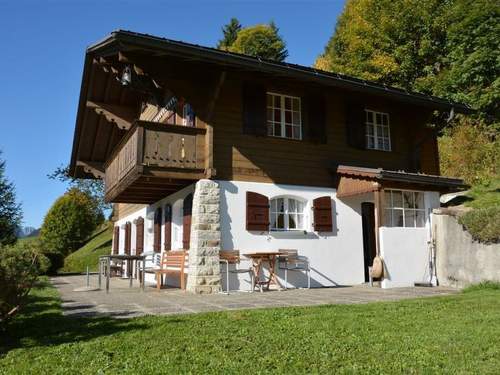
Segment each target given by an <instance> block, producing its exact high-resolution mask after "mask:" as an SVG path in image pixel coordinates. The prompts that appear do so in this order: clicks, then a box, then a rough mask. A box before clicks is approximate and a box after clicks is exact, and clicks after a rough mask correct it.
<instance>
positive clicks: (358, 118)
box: [346, 100, 366, 149]
mask: <svg viewBox="0 0 500 375" xmlns="http://www.w3.org/2000/svg"><path fill="white" fill-rule="evenodd" d="M365 122H366V114H365V109H364V105H363V104H362V103H361V102H359V101H355V100H348V101H347V104H346V134H347V144H348V145H349V146H351V147H354V148H359V149H366V134H365V133H366V126H365Z"/></svg>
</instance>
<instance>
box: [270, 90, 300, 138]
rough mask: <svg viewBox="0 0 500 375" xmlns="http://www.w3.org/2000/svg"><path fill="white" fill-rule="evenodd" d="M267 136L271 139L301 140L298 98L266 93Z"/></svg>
mask: <svg viewBox="0 0 500 375" xmlns="http://www.w3.org/2000/svg"><path fill="white" fill-rule="evenodd" d="M267 134H268V135H270V136H273V137H281V138H290V139H302V120H301V113H300V98H298V97H295V96H288V95H280V94H275V93H271V92H268V93H267Z"/></svg>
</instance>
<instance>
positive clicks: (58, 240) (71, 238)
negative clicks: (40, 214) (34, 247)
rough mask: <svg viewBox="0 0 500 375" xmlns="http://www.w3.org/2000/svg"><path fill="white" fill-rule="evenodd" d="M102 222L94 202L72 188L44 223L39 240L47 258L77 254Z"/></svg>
mask: <svg viewBox="0 0 500 375" xmlns="http://www.w3.org/2000/svg"><path fill="white" fill-rule="evenodd" d="M102 221H103V216H102V214H100V212H99V211H96V209H95V204H94V201H93V200H92V198H91V197H90V196H89V195H88V194H87V193H86V192H83V191H81V190H79V189H77V188H72V189H70V190H69V191H67V192H66V193H65V194H64V195H63V196H61V197H59V198H58V199H57V200H56V201H55V202H54V204H53V205H52V207H51V208H50V209H49V211H48V212H47V215H46V216H45V218H44V220H43V224H42V228H41V230H40V239H41V241H42V245H43V247H44V250H45V251H46V252H47V254H58V255H62V256H65V255H68V254H70V253H71V252H73V251H75V250H77V249H78V248H79V247H80V246H81V245H82V244H83V243H84V241H85V240H86V239H87V238H88V237H89V235H90V234H91V233H92V232H93V231H94V230H95V228H96V227H97V225H99V224H100V223H101V222H102ZM51 260H53V259H51Z"/></svg>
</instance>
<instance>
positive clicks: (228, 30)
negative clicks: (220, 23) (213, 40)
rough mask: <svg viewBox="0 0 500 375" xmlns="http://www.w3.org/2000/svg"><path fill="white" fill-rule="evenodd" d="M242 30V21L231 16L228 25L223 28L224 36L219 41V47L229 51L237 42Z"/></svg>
mask: <svg viewBox="0 0 500 375" xmlns="http://www.w3.org/2000/svg"><path fill="white" fill-rule="evenodd" d="M240 30H241V24H240V21H238V19H237V18H235V17H233V18H231V20H230V21H229V23H228V24H227V25H224V27H223V28H222V34H223V37H222V39H220V40H219V42H218V43H217V48H218V49H222V50H225V51H227V50H228V49H229V47H230V46H232V45H233V43H234V42H235V40H236V38H237V37H238V33H239V32H240Z"/></svg>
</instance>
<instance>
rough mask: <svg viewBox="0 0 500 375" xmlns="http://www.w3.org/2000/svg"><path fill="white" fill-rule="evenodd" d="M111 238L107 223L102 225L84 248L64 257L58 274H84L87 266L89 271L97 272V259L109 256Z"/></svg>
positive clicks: (109, 227) (111, 231)
mask: <svg viewBox="0 0 500 375" xmlns="http://www.w3.org/2000/svg"><path fill="white" fill-rule="evenodd" d="M112 237H113V230H112V227H111V226H110V225H109V224H108V223H105V224H103V225H102V226H101V227H100V228H99V229H98V230H96V231H95V232H94V233H93V234H92V236H91V237H90V239H89V241H88V242H87V243H86V244H85V245H84V246H82V247H81V248H80V249H78V250H77V251H75V252H74V253H71V254H70V255H68V256H67V257H66V259H65V260H64V267H63V268H62V269H61V270H60V272H85V271H86V270H87V265H88V266H89V268H90V270H91V271H97V266H98V261H99V257H100V256H101V255H106V254H109V252H110V250H111V242H112Z"/></svg>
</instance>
